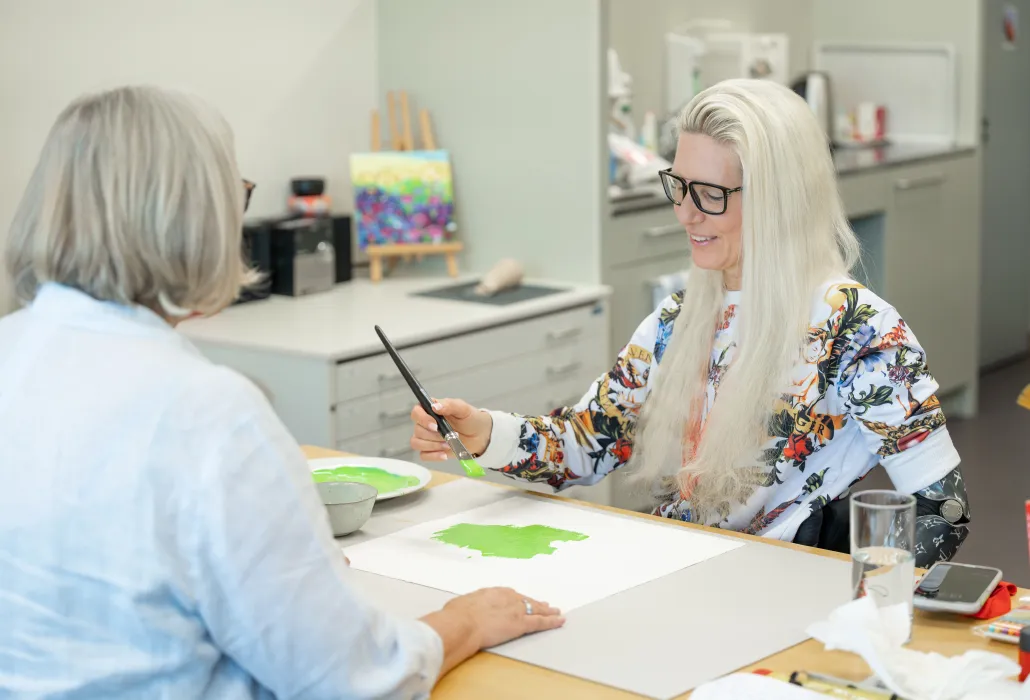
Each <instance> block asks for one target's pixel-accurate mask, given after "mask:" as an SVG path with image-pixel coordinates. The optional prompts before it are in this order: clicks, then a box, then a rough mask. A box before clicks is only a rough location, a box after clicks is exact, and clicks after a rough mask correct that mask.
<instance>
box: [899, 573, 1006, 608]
mask: <svg viewBox="0 0 1030 700" xmlns="http://www.w3.org/2000/svg"><path fill="white" fill-rule="evenodd" d="M997 574H998V572H997V571H995V570H994V569H983V568H979V567H975V566H961V565H959V564H937V565H936V566H935V567H934V568H933V570H931V571H930V573H928V574H927V575H926V576H924V577H923V580H922V581H920V582H919V586H918V587H917V588H916V590H915V594H916V595H917V596H920V597H922V598H926V599H927V600H939V601H941V602H942V603H972V602H975V601H976V600H977V599H979V598H980V596H981V595H983V592H984V591H985V590H986V589H987V587H988V586H990V585H991V584H992V583H993V582H994V577H995V576H997Z"/></svg>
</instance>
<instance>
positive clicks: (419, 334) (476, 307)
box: [178, 275, 611, 361]
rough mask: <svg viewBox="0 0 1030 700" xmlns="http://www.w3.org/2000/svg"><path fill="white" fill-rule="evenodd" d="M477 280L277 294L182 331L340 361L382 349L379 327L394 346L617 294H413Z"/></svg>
mask: <svg viewBox="0 0 1030 700" xmlns="http://www.w3.org/2000/svg"><path fill="white" fill-rule="evenodd" d="M474 279H476V277H475V276H471V275H465V276H461V277H458V278H452V277H419V278H407V279H387V280H383V281H382V282H379V283H377V284H373V283H372V282H370V281H369V280H367V279H357V280H353V281H351V282H345V283H343V284H339V285H337V286H336V288H335V289H333V290H332V291H328V292H322V293H319V294H311V295H308V296H302V297H286V296H278V295H272V296H271V297H270V298H268V299H263V300H261V301H252V302H247V303H245V304H240V305H238V306H232V307H230V308H228V309H226V310H225V311H223V312H222V313H220V314H218V315H217V316H214V317H212V318H204V319H194V320H191V321H186V322H184V323H182V324H180V325H179V327H178V328H179V330H180V331H182V333H183V334H185V335H186V336H187V337H189V338H190V339H191V340H195V341H199V342H204V343H211V344H214V345H222V346H232V347H240V348H248V349H252V350H264V351H271V352H280V353H285V354H291V355H303V356H307V357H315V358H320V359H324V360H326V361H338V360H347V359H351V358H355V357H362V356H364V355H370V354H374V353H379V352H383V346H382V343H380V342H379V338H378V336H377V335H376V333H375V330H374V326H376V325H379V326H381V327H382V328H383V330H384V331H385V332H386V334H387V335H388V336H389V337H390V340H391V341H392V342H393V344H394V345H396V346H397V347H405V346H409V345H414V344H417V343H423V342H427V341H430V340H435V339H437V338H443V337H447V336H450V335H454V334H457V333H466V332H469V331H475V330H478V329H480V328H488V327H490V326H494V325H500V324H504V323H511V322H514V321H521V320H524V319H528V318H533V317H536V316H541V315H543V314H547V313H552V312H555V311H561V310H563V309H568V308H573V307H576V306H581V305H584V304H589V303H592V302H595V301H598V300H600V299H604V298H606V297H608V296H609V295H610V294H611V289H610V288H609V287H605V286H602V285H582V284H569V283H566V282H553V281H549V280H525V283H526V284H539V285H541V286H546V287H555V288H561V289H562V290H564V291H562V292H560V293H558V294H552V295H550V296H546V297H540V298H538V299H530V300H528V301H522V302H517V303H514V304H509V305H507V306H495V305H492V304H479V303H473V302H468V301H448V300H444V299H433V298H428V297H416V296H411V294H412V292H423V291H428V290H431V289H439V288H441V287H449V286H452V285H455V284H459V283H461V282H471V281H473V280H474Z"/></svg>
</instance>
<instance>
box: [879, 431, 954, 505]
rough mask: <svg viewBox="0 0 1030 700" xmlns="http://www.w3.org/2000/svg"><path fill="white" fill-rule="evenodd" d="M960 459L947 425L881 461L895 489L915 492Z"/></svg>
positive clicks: (944, 473)
mask: <svg viewBox="0 0 1030 700" xmlns="http://www.w3.org/2000/svg"><path fill="white" fill-rule="evenodd" d="M961 461H962V458H961V457H959V454H958V451H957V450H956V449H955V445H954V444H953V443H952V442H951V435H949V434H948V428H947V426H941V427H940V428H938V429H937V430H935V431H933V434H932V435H930V437H928V438H926V439H925V440H923V441H922V442H921V443H919V444H918V445H915V446H913V447H911V448H909V449H907V450H905V451H904V452H900V453H898V454H896V455H891V456H890V457H887V458H886V459H883V460H882V461H881V462H880V463H881V464H882V465H883V468H884V469H885V470H886V471H887V474H888V475H889V476H890V478H891V481H892V482H894V488H896V489H897V490H898V491H900V492H902V493H915V492H916V491H919V490H920V489H925V488H926V487H927V486H929V485H930V484H935V483H937V482H938V481H940V480H941V479H943V478H944V477H946V476H947V475H948V473H949V472H951V470H952V469H954V468H955V467H957V466H958V465H959V462H961Z"/></svg>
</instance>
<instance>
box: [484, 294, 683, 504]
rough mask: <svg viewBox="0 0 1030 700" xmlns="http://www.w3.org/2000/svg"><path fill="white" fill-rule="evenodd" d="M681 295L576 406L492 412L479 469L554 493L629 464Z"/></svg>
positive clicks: (658, 313)
mask: <svg viewBox="0 0 1030 700" xmlns="http://www.w3.org/2000/svg"><path fill="white" fill-rule="evenodd" d="M681 301H682V296H680V295H674V296H673V297H670V298H668V299H666V300H665V302H663V303H662V305H661V306H660V307H659V308H658V309H657V310H656V311H655V312H654V313H652V314H651V315H650V316H648V317H647V318H646V319H645V320H644V321H643V323H641V324H640V326H639V327H638V328H637V330H636V332H635V333H634V334H633V337H632V338H631V339H630V341H629V343H627V345H626V346H625V347H624V348H623V349H622V351H621V352H620V353H619V356H618V358H617V359H616V361H615V365H614V366H613V367H612V369H611V370H609V371H608V372H607V373H606V374H604V375H602V376H601V377H599V378H598V379H597V380H595V381H594V383H593V384H591V386H590V388H589V389H588V390H587V392H586V393H585V394H584V395H583V398H581V399H580V400H579V402H578V403H577V404H576V405H575V406H569V407H565V408H560V409H557V410H555V411H554V412H552V413H551V414H550V415H548V416H520V415H516V414H511V413H502V412H496V411H492V412H491V414H492V415H493V419H494V429H493V434H492V437H491V441H490V447H489V448H488V449H487V451H486V452H485V453H484V454H483V455H482V456H481V457H480V459H479V461H480V463H481V464H483V466H486V467H488V468H491V469H495V470H498V471H500V472H501V473H502V474H506V475H507V476H510V477H512V478H515V479H522V480H524V481H531V482H541V483H546V484H549V485H550V486H552V487H553V488H555V489H556V490H560V489H563V488H565V487H567V486H572V485H586V484H593V483H596V482H597V481H600V480H601V479H602V478H603V477H604V476H606V475H607V474H609V473H610V472H612V471H613V470H615V469H618V468H619V467H621V466H623V465H624V464H626V463H627V462H628V461H629V458H630V455H631V454H632V452H633V437H634V433H635V430H636V424H637V419H638V417H639V415H640V408H641V406H642V405H643V403H644V399H645V398H646V397H647V394H648V392H649V390H650V389H649V387H650V381H651V378H652V375H653V371H654V368H655V367H656V366H657V364H658V361H659V360H660V359H661V354H662V352H663V351H664V350H665V346H666V344H667V343H668V339H669V335H670V334H671V332H672V323H673V320H674V319H675V317H676V315H677V314H678V313H679V308H680V302H681Z"/></svg>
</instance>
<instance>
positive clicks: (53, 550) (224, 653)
mask: <svg viewBox="0 0 1030 700" xmlns="http://www.w3.org/2000/svg"><path fill="white" fill-rule="evenodd" d="M252 187H253V186H252V185H250V184H249V183H245V182H244V181H242V180H241V179H240V177H239V174H238V172H237V167H236V161H235V156H234V153H233V147H232V138H231V134H230V131H229V128H228V126H227V125H226V123H225V122H224V121H223V120H222V119H221V117H219V116H218V115H217V114H216V113H214V112H213V111H212V110H210V109H209V108H207V107H205V106H204V105H202V104H200V103H198V102H195V101H193V100H191V99H189V98H186V97H184V96H180V95H177V94H173V93H169V92H164V91H161V90H157V89H149V88H123V89H119V90H113V91H110V92H106V93H102V94H99V95H94V96H89V97H85V98H83V99H80V100H77V101H76V102H74V103H72V104H71V105H70V106H69V107H68V108H67V109H65V110H64V112H62V113H61V115H60V116H59V117H58V119H57V123H56V124H55V125H54V127H53V129H52V131H51V132H50V135H49V137H48V139H47V142H46V145H45V146H44V148H43V153H42V155H41V157H40V160H39V164H38V165H37V167H36V170H35V172H34V173H33V175H32V178H31V180H30V182H29V185H28V189H27V190H26V192H25V196H24V198H23V199H22V202H21V205H20V207H19V208H18V211H17V214H16V215H15V219H14V223H13V226H12V228H11V232H10V238H9V240H8V243H7V251H6V261H7V268H8V270H9V272H10V273H11V275H12V276H13V278H14V283H15V288H16V290H17V295H18V298H19V300H20V301H21V302H22V303H23V304H25V308H24V309H22V310H21V311H18V312H16V313H14V314H12V315H10V316H8V317H6V318H3V319H0V478H2V481H3V487H2V488H0V582H2V587H0V620H2V621H3V622H2V624H0V691H4V692H2V693H0V694H5V695H6V694H11V695H13V696H14V697H34V698H35V697H79V698H85V697H96V698H139V697H167V698H199V697H205V698H207V697H210V698H252V697H268V696H274V697H279V698H291V697H305V698H339V697H347V698H373V697H375V698H378V697H398V698H416V697H428V694H429V691H430V689H431V688H432V687H433V684H434V683H435V682H436V680H437V678H438V677H439V676H440V675H442V674H443V673H446V672H447V671H448V670H449V669H450V668H453V667H454V666H455V665H456V664H457V663H459V662H461V661H462V660H464V659H465V658H467V657H469V656H471V655H472V654H474V653H476V652H477V651H479V650H480V649H481V648H485V647H489V646H493V645H496V644H500V643H502V642H505V641H508V640H510V639H513V638H515V637H518V636H521V635H523V634H526V633H529V632H536V631H540V630H545V629H551V628H554V627H557V626H559V625H561V624H562V622H563V618H561V616H560V615H559V614H558V612H557V611H556V610H554V609H552V608H550V607H549V606H547V605H546V604H545V603H541V602H538V601H532V600H527V599H526V598H524V597H522V596H521V595H519V594H517V593H515V592H514V591H511V590H507V589H490V590H485V591H478V592H476V593H472V594H469V595H467V596H461V597H459V598H455V599H454V600H452V601H451V602H450V603H448V604H447V605H446V606H445V607H444V608H443V609H442V610H440V611H439V612H435V613H432V614H430V615H427V616H426V617H424V618H423V619H422V620H420V621H415V620H403V619H396V618H393V617H391V616H389V615H387V614H385V613H384V612H383V611H381V610H378V609H377V608H376V607H375V606H373V605H371V604H369V603H368V602H366V601H364V600H362V598H361V596H360V595H359V594H358V592H357V591H356V590H355V589H354V587H353V585H352V582H351V572H350V570H349V567H348V566H347V562H346V560H345V558H344V556H343V553H342V551H341V550H340V548H339V546H338V544H337V543H336V542H335V541H334V540H333V538H332V536H331V534H330V529H329V525H328V522H327V519H326V515H325V509H324V508H323V507H322V505H321V502H320V500H319V499H318V496H317V494H316V491H315V488H314V485H313V483H312V480H311V474H310V471H309V470H308V467H307V463H306V461H305V459H304V456H303V454H302V453H301V451H300V449H299V448H298V446H297V444H296V443H295V442H294V441H293V439H292V438H291V437H290V435H289V434H288V433H287V431H286V429H285V428H284V427H283V425H282V424H281V423H280V422H279V420H278V419H277V418H276V416H275V414H274V413H273V411H272V409H271V407H270V406H269V405H268V403H267V402H266V401H265V399H264V397H263V396H262V395H261V393H260V392H259V391H258V390H257V389H256V388H255V387H254V386H252V385H251V384H250V383H249V382H248V381H247V380H245V379H244V378H243V377H241V376H239V375H238V374H236V373H234V372H232V371H230V370H228V369H225V368H223V367H219V366H216V365H214V364H212V363H210V362H208V361H207V360H205V359H204V358H203V357H202V356H201V355H200V354H199V352H198V351H197V350H196V349H194V348H193V346H191V345H190V343H189V342H188V341H187V340H186V339H185V338H184V337H183V336H181V335H180V334H178V333H176V332H175V331H174V329H173V327H174V326H175V324H176V323H177V322H179V321H180V320H182V319H183V318H186V317H188V316H190V315H193V314H202V315H207V314H213V313H216V312H218V311H219V310H221V309H223V308H224V307H226V306H228V305H229V304H230V303H231V302H232V301H233V300H234V298H235V297H236V295H237V293H238V292H239V290H240V287H241V285H244V284H247V283H249V282H251V281H253V275H252V273H251V272H250V271H249V270H248V269H247V266H246V265H245V263H244V261H243V259H242V257H241V236H242V224H243V211H244V208H245V204H246V201H247V200H248V199H249V195H250V190H251V189H252Z"/></svg>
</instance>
